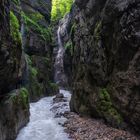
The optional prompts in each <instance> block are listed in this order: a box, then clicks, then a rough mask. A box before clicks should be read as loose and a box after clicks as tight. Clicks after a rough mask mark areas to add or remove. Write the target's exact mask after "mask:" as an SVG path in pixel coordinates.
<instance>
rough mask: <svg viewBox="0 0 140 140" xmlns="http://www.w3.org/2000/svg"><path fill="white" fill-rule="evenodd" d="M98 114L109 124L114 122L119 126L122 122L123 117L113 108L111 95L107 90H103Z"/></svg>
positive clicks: (100, 94)
mask: <svg viewBox="0 0 140 140" xmlns="http://www.w3.org/2000/svg"><path fill="white" fill-rule="evenodd" d="M98 113H99V115H100V116H103V117H104V118H105V119H106V120H107V121H108V122H110V121H112V120H113V121H114V122H116V123H117V124H120V123H121V122H122V117H121V115H120V114H119V113H118V111H117V110H116V109H115V108H114V107H113V104H112V102H111V98H110V95H109V93H108V91H107V90H106V89H101V91H100V93H99V101H98Z"/></svg>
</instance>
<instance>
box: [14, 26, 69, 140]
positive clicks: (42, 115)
mask: <svg viewBox="0 0 140 140" xmlns="http://www.w3.org/2000/svg"><path fill="white" fill-rule="evenodd" d="M22 32H23V29H22ZM60 32H61V27H60V26H59V28H58V31H57V36H58V52H57V56H56V59H55V66H54V67H55V82H56V83H57V84H58V85H59V86H62V87H63V86H64V85H63V84H62V83H65V82H66V76H65V74H64V68H63V55H64V48H63V43H62V40H61V36H60ZM60 93H62V94H63V95H64V97H65V100H66V102H58V103H53V98H54V97H46V98H42V99H41V100H39V101H38V102H36V103H30V121H29V123H28V124H27V126H25V127H24V128H23V129H22V130H21V131H20V132H19V135H18V136H17V139H16V140H69V138H68V135H67V133H65V132H64V128H63V127H62V125H60V124H63V123H64V122H65V121H66V118H64V117H62V116H61V117H60V116H59V117H55V116H56V115H57V114H61V113H64V112H65V111H69V101H70V97H71V94H70V92H69V91H66V90H60ZM53 108H57V109H56V110H55V109H54V110H53Z"/></svg>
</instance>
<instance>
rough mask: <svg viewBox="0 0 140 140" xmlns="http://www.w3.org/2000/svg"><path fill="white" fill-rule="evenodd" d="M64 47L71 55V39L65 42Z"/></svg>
mask: <svg viewBox="0 0 140 140" xmlns="http://www.w3.org/2000/svg"><path fill="white" fill-rule="evenodd" d="M64 48H65V49H66V50H69V51H70V53H71V55H73V44H72V41H71V40H70V41H68V42H67V43H66V44H65V46H64Z"/></svg>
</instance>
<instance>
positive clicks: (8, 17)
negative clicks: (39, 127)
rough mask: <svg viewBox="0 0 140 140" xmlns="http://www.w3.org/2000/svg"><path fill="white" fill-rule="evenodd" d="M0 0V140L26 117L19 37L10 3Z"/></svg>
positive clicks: (13, 133) (11, 137)
mask: <svg viewBox="0 0 140 140" xmlns="http://www.w3.org/2000/svg"><path fill="white" fill-rule="evenodd" d="M0 3H1V5H0V17H1V18H0V59H1V61H0V79H1V81H0V111H1V112H0V140H15V138H16V135H17V133H18V131H19V130H20V128H21V127H23V126H24V125H26V123H27V122H28V121H29V98H28V97H29V94H28V91H27V89H25V88H23V87H22V85H21V82H20V81H21V80H20V79H21V77H20V73H21V71H20V67H21V54H22V41H21V34H20V22H19V20H18V18H17V17H16V13H15V12H14V11H12V9H11V7H10V6H11V5H12V4H13V5H14V3H10V1H9V0H1V1H0ZM19 15H20V13H19Z"/></svg>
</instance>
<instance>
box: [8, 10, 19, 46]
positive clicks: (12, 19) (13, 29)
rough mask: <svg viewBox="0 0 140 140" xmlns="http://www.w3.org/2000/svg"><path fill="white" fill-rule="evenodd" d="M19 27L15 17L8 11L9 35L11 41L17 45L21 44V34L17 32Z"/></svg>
mask: <svg viewBox="0 0 140 140" xmlns="http://www.w3.org/2000/svg"><path fill="white" fill-rule="evenodd" d="M19 29H20V25H19V21H18V19H17V17H16V16H15V15H14V13H13V12H12V11H10V33H11V36H12V38H13V40H14V41H15V42H17V43H21V33H20V31H19Z"/></svg>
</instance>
